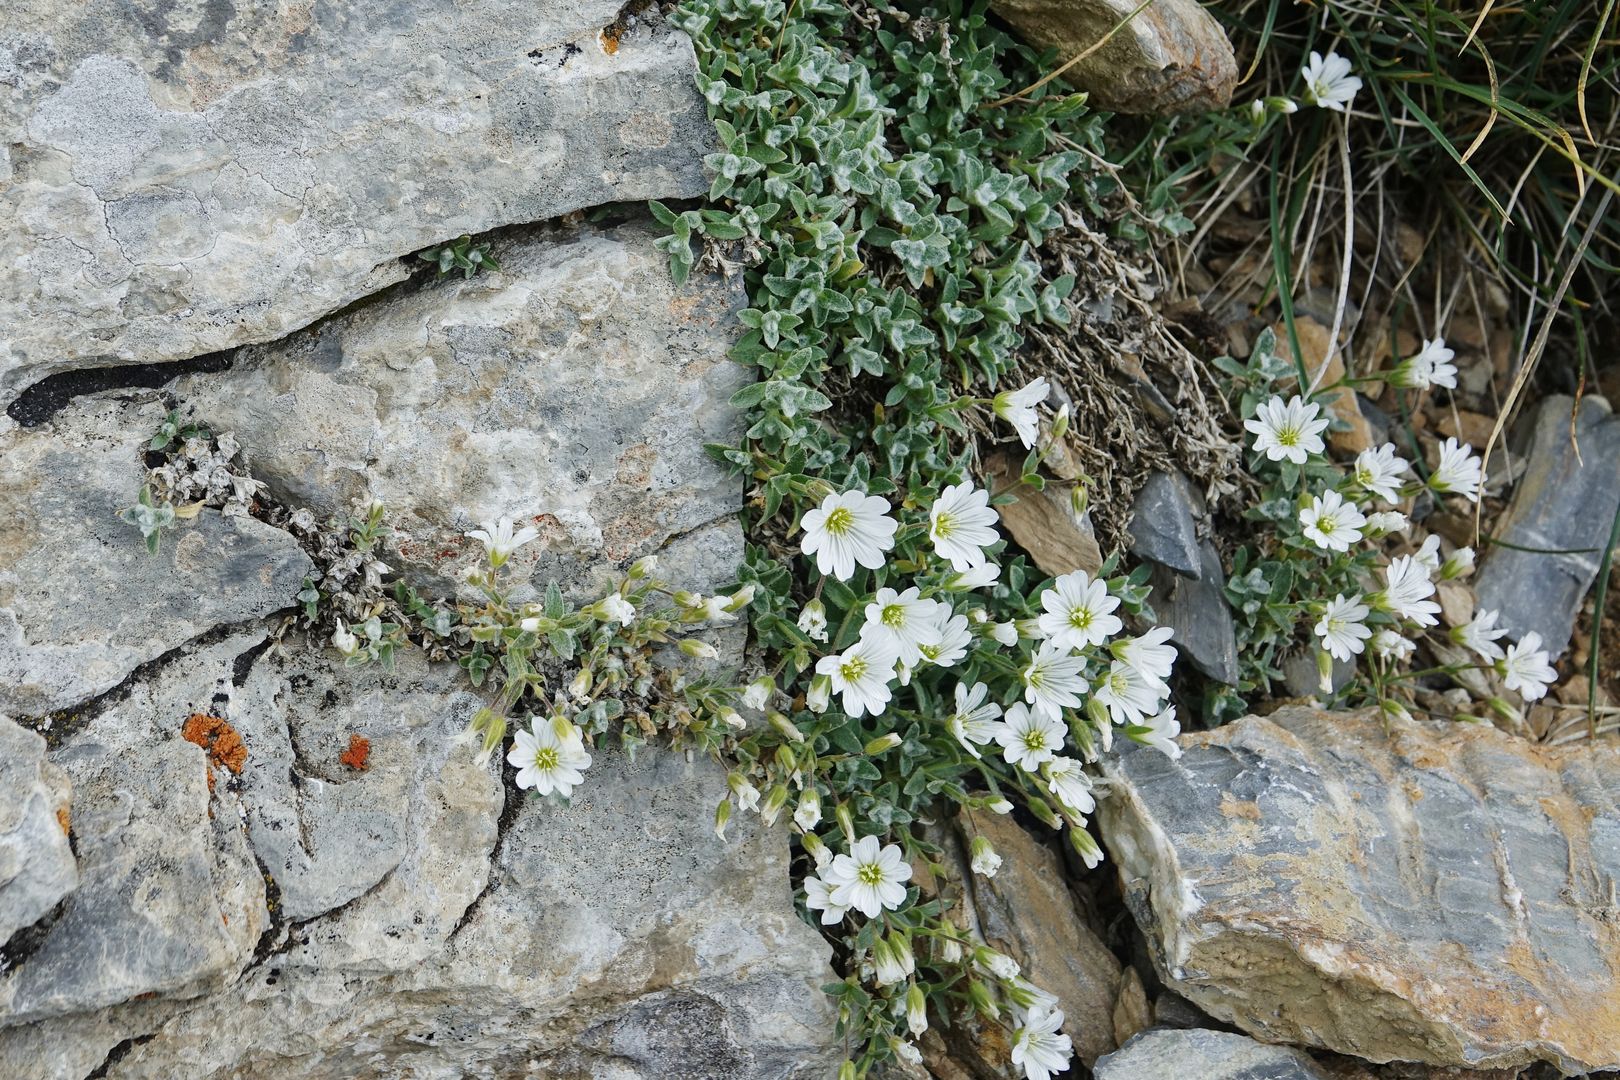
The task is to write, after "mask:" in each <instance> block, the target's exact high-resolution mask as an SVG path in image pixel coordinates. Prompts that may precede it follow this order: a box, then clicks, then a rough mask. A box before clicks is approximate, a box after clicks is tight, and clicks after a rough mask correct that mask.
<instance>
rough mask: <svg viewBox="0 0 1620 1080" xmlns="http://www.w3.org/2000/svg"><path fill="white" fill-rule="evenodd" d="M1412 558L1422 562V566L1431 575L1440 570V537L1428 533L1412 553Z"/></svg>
mask: <svg viewBox="0 0 1620 1080" xmlns="http://www.w3.org/2000/svg"><path fill="white" fill-rule="evenodd" d="M1412 558H1414V559H1416V560H1417V561H1418V562H1419V563H1421V564H1422V566H1423V568H1424V569H1425V570H1427V571H1428V572H1429V576H1430V577H1433V576H1434V575H1435V574H1438V573H1439V572H1440V538H1439V537H1438V536H1435V535H1434V534H1432V533H1431V534H1430V535H1429V536H1428V538H1427V539H1425V540H1424V541H1423V543H1421V544H1419V545H1418V549H1417V550H1416V551H1414V552H1413V553H1412Z"/></svg>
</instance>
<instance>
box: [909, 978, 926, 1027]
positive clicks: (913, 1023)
mask: <svg viewBox="0 0 1620 1080" xmlns="http://www.w3.org/2000/svg"><path fill="white" fill-rule="evenodd" d="M906 1027H907V1028H909V1029H910V1031H911V1034H912V1036H913V1037H917V1038H920V1037H921V1036H922V1033H923V1032H925V1031H927V1030H928V999H927V998H925V997H923V992H922V987H920V986H918V985H917V984H916V983H912V984H911V988H910V989H909V990H907V991H906Z"/></svg>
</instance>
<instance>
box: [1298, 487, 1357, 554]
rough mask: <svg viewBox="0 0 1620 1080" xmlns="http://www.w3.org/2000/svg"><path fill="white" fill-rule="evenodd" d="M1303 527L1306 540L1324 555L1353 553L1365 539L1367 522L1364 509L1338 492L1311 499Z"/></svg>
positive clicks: (1301, 520) (1302, 515) (1303, 513)
mask: <svg viewBox="0 0 1620 1080" xmlns="http://www.w3.org/2000/svg"><path fill="white" fill-rule="evenodd" d="M1299 523H1300V526H1301V527H1302V528H1303V529H1304V531H1305V537H1306V539H1308V540H1310V542H1311V543H1313V544H1315V545H1316V546H1317V547H1319V548H1321V549H1322V550H1324V551H1349V550H1350V545H1351V544H1353V543H1355V542H1356V541H1358V540H1360V539H1361V527H1362V526H1363V525H1365V524H1367V518H1366V517H1365V516H1364V515H1363V514H1362V512H1361V508H1360V507H1359V506H1357V505H1356V504H1355V503H1353V502H1346V501H1345V500H1344V497H1343V496H1342V495H1340V494H1339V493H1338V492H1337V491H1326V492H1323V493H1322V494H1321V495H1313V496H1312V497H1311V505H1309V506H1307V507H1305V509H1303V510H1301V511H1300V512H1299Z"/></svg>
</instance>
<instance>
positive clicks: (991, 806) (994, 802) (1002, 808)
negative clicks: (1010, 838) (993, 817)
mask: <svg viewBox="0 0 1620 1080" xmlns="http://www.w3.org/2000/svg"><path fill="white" fill-rule="evenodd" d="M984 808H985V809H986V810H988V811H990V812H991V813H992V814H1001V815H1003V816H1006V815H1007V814H1010V813H1012V812H1013V804H1012V803H1010V802H1008V801H1007V800H1006V799H1002V798H996V799H991V800H990V801H989V802H987V803H985V804H984Z"/></svg>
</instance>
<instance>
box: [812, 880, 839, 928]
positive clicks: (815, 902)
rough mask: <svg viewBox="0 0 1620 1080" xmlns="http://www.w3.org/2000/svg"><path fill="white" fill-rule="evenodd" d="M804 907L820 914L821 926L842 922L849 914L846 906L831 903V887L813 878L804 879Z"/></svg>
mask: <svg viewBox="0 0 1620 1080" xmlns="http://www.w3.org/2000/svg"><path fill="white" fill-rule="evenodd" d="M804 906H805V907H807V908H809V909H810V910H811V911H819V912H821V925H823V926H831V925H833V924H834V923H839V922H843V921H844V916H845V915H847V914H848V913H849V905H848V904H838V903H834V902H833V898H832V886H831V885H828V884H827V883H826V882H825V881H822V880H821V879H820V878H819V877H814V876H811V877H807V878H805V879H804Z"/></svg>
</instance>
